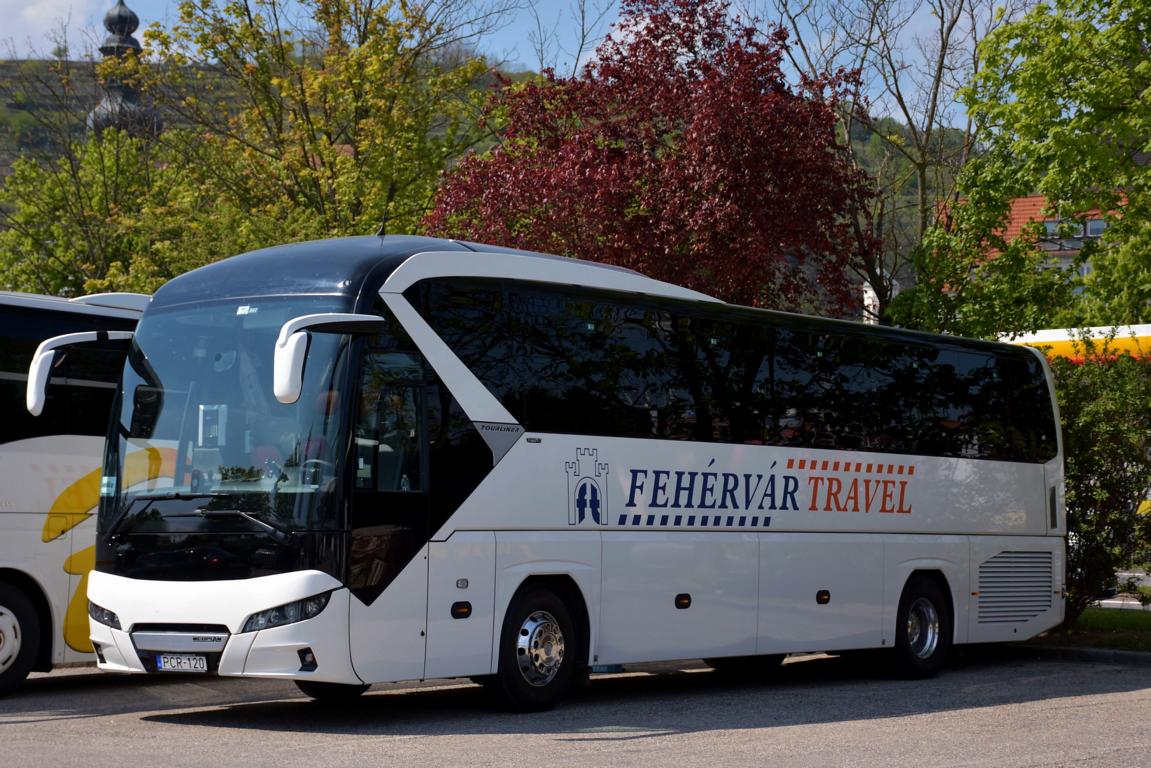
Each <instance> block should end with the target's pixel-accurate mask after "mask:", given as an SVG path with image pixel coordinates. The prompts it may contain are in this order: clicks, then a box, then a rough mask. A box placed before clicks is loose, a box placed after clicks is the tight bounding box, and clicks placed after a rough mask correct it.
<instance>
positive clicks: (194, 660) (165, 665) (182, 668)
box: [156, 653, 208, 672]
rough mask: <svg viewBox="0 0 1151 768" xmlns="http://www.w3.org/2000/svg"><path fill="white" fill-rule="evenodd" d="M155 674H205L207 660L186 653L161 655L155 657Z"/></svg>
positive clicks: (204, 657)
mask: <svg viewBox="0 0 1151 768" xmlns="http://www.w3.org/2000/svg"><path fill="white" fill-rule="evenodd" d="M156 671H157V672H207V671H208V658H207V657H206V656H192V655H190V654H186V653H161V654H159V655H157V656H156Z"/></svg>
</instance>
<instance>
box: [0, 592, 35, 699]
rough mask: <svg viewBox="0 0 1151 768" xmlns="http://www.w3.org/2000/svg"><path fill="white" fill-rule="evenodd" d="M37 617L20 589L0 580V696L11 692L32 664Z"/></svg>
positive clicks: (33, 662)
mask: <svg viewBox="0 0 1151 768" xmlns="http://www.w3.org/2000/svg"><path fill="white" fill-rule="evenodd" d="M39 648H40V620H39V619H38V618H37V617H36V609H35V607H33V605H32V601H30V600H29V599H28V597H27V595H25V594H24V593H23V592H22V591H20V590H19V589H17V588H16V587H14V586H12V585H11V584H6V583H0V696H3V695H4V694H6V693H11V692H12V691H14V690H15V689H16V687H17V686H18V685H20V683H22V682H24V678H26V677H28V673H29V672H31V671H32V667H33V665H34V664H35V663H36V653H37V651H38V650H39Z"/></svg>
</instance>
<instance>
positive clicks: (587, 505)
mask: <svg viewBox="0 0 1151 768" xmlns="http://www.w3.org/2000/svg"><path fill="white" fill-rule="evenodd" d="M564 469H565V470H566V471H567V478H568V525H583V523H584V521H586V520H587V519H588V518H591V521H592V522H593V523H595V524H596V525H607V513H608V504H607V474H608V465H607V462H601V461H600V460H599V449H597V448H577V449H576V460H575V461H565V462H564Z"/></svg>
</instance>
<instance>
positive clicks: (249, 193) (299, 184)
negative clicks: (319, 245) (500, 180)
mask: <svg viewBox="0 0 1151 768" xmlns="http://www.w3.org/2000/svg"><path fill="white" fill-rule="evenodd" d="M490 10H491V9H488V11H490ZM469 11H471V12H470V13H469ZM489 20H490V19H489V17H488V16H486V15H484V14H482V13H480V12H479V11H476V10H475V9H473V8H472V6H471V5H470V4H468V3H465V2H463V0H447V1H446V2H439V3H407V2H387V1H385V2H381V1H380V0H305V2H302V3H289V2H285V0H253V1H251V2H249V1H248V0H241V1H240V2H230V3H217V2H214V1H213V0H188V1H187V2H184V3H182V4H181V5H180V17H179V21H178V22H177V23H176V24H175V25H174V26H173V27H172V28H171V29H169V30H164V29H161V28H159V27H153V28H152V29H151V30H149V32H148V33H147V34H146V36H145V37H146V41H147V43H148V46H149V52H150V56H149V57H146V59H145V61H144V62H143V63H142V64H141V65H140V66H139V67H137V68H136V69H135V71H133V72H128V73H122V74H123V75H125V76H133V77H135V78H136V79H137V82H140V83H141V84H142V85H143V86H144V87H145V90H146V91H147V92H148V93H150V94H151V95H152V96H153V97H154V98H156V100H157V102H158V103H159V104H160V105H162V106H163V107H164V108H165V110H166V111H167V112H168V113H169V114H170V115H171V116H172V118H171V119H172V121H173V122H174V123H177V124H182V125H187V126H190V127H191V130H192V132H193V134H195V137H196V140H195V141H180V142H178V143H172V148H173V151H175V152H178V153H180V154H181V155H182V156H181V157H180V160H179V162H180V164H181V165H182V166H183V167H184V168H185V169H186V170H187V172H188V173H191V174H193V175H194V176H195V177H196V180H197V182H198V184H200V185H202V186H206V187H208V186H210V187H213V188H215V189H216V190H217V192H218V196H217V197H218V203H217V206H231V207H233V208H234V209H237V210H239V211H243V212H244V213H245V214H246V215H247V216H248V217H250V219H251V223H250V225H249V228H250V229H251V230H252V233H253V235H254V237H255V239H256V240H257V241H262V243H263V244H271V243H274V242H282V241H284V240H293V239H304V238H313V237H330V236H335V235H346V234H364V233H366V232H371V231H375V230H378V229H386V230H387V231H393V232H411V231H415V230H416V229H417V228H418V223H419V221H420V220H421V218H422V217H423V215H424V213H425V212H426V211H427V209H428V207H429V204H430V201H431V197H432V195H433V193H434V191H435V188H436V183H437V180H438V176H439V174H440V173H441V172H442V171H443V170H444V169H445V168H446V166H447V164H448V163H450V162H451V161H452V160H453V159H454V158H455V157H457V156H459V155H460V154H462V153H463V152H464V151H465V150H466V149H468V148H470V147H472V146H474V145H475V143H476V142H477V141H478V140H480V139H481V138H482V136H483V134H482V133H481V131H480V130H479V129H478V128H477V127H476V123H475V121H474V120H473V116H474V115H475V113H476V108H477V104H478V101H477V100H478V95H477V88H478V87H479V86H481V85H482V83H483V81H484V78H485V77H486V74H487V70H488V68H487V65H486V63H485V62H484V60H483V59H482V58H480V57H478V56H475V55H472V54H471V53H470V48H468V46H467V45H466V44H465V43H466V40H467V39H468V37H469V36H470V35H473V34H478V33H479V32H480V31H482V29H483V28H484V26H485V24H486V23H487V22H488V21H489ZM217 210H218V208H217Z"/></svg>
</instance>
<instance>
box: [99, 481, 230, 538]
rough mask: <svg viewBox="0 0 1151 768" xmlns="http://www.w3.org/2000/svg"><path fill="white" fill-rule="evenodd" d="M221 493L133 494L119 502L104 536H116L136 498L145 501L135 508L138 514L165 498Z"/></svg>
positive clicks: (208, 496) (209, 495) (209, 496)
mask: <svg viewBox="0 0 1151 768" xmlns="http://www.w3.org/2000/svg"><path fill="white" fill-rule="evenodd" d="M222 495H224V494H221V493H218V492H211V493H189V492H187V491H154V492H152V493H137V494H134V495H133V497H132V499H131V500H130V501H127V502H122V503H121V504H120V511H119V513H118V514H117V515H116V517H114V518H113V519H112V522H110V523H109V524H108V532H107V533H105V534H104V536H106V537H107V538H109V539H111V538H114V537H115V536H116V533H117V532H118V531H119V530H120V526H121V525H123V523H124V521H125V520H126V519H127V518H128V513H129V512H131V511H132V507H133V505H134V504H135V502H136V501H137V500H140V501H146V502H147V504H145V505H144V506H143V507H141V508H140V509H138V510H136V513H135V514H137V515H139V514H141V513H143V512H147V511H148V510H149V509H151V507H152V505H153V504H154V503H156V502H157V501H163V500H165V499H179V500H184V501H187V500H191V499H210V498H213V497H215V496H222Z"/></svg>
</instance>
